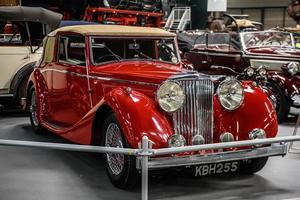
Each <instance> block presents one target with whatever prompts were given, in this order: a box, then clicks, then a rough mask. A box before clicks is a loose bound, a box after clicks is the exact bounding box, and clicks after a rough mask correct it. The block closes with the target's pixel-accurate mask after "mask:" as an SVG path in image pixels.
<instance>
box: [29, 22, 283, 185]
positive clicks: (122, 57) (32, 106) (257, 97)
mask: <svg viewBox="0 0 300 200" xmlns="http://www.w3.org/2000/svg"><path fill="white" fill-rule="evenodd" d="M27 91H28V96H27V105H28V108H29V110H30V119H31V125H32V128H33V130H34V131H35V132H36V133H38V134H40V133H43V132H44V131H45V130H46V129H47V130H50V131H51V132H53V133H55V134H57V135H60V136H62V137H64V138H66V139H68V140H70V141H73V142H75V143H79V144H90V145H104V146H111V147H128V148H138V146H139V143H140V141H141V138H142V137H143V136H144V135H146V136H148V137H149V139H150V140H151V143H152V148H155V149H157V148H167V147H181V146H185V145H198V144H204V143H205V144H209V143H219V142H228V141H239V140H249V139H256V138H265V137H267V138H272V137H275V136H276V135H277V131H278V125H277V120H276V112H275V110H274V109H273V106H272V103H271V102H270V100H269V99H268V98H267V96H266V94H265V93H264V92H263V91H262V90H261V89H260V88H258V87H256V86H255V84H253V82H251V81H245V82H239V81H237V80H236V79H235V78H233V77H227V78H226V77H223V76H221V77H210V76H208V75H204V74H199V73H198V72H195V71H189V70H186V69H184V67H183V65H182V63H181V60H180V56H179V50H178V46H177V40H176V36H175V35H174V34H173V33H169V32H166V31H164V30H161V29H157V28H143V27H129V26H116V25H85V26H70V27H63V28H59V29H57V30H56V31H54V32H52V33H50V34H49V35H48V37H47V38H46V39H45V44H44V53H43V56H42V59H41V61H40V62H39V64H38V65H37V66H36V68H35V70H34V72H33V73H32V74H31V76H30V79H29V82H28V89H27ZM285 153H286V146H285V145H283V144H282V145H277V146H274V145H271V146H253V147H247V148H240V149H238V148H230V149H224V150H221V149H220V150H218V151H201V152H194V153H192V154H188V153H186V154H180V155H170V156H167V157H158V158H157V157H155V158H151V160H152V161H156V160H157V164H159V167H158V168H165V167H178V166H185V165H189V166H191V165H193V166H194V165H196V166H198V165H200V164H202V165H201V166H203V164H205V166H206V167H203V168H202V167H200V168H199V167H198V168H195V170H196V171H195V175H206V174H215V173H222V172H234V171H237V170H238V169H239V170H240V171H242V172H246V173H254V172H257V171H259V170H260V169H262V168H263V166H264V165H265V163H266V162H267V159H268V157H270V156H276V155H285ZM177 158H178V159H177ZM104 161H105V166H106V170H107V174H108V176H109V178H110V180H111V181H112V183H113V184H114V185H115V186H117V187H120V188H127V187H129V186H131V185H133V184H134V183H135V181H136V179H137V177H138V174H139V173H138V171H137V169H136V160H135V157H130V156H124V155H116V154H106V155H105V156H104ZM187 162H188V163H187ZM216 163H220V164H218V170H216V166H214V165H216ZM210 168H211V170H208V169H210Z"/></svg>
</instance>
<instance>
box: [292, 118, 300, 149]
mask: <svg viewBox="0 0 300 200" xmlns="http://www.w3.org/2000/svg"><path fill="white" fill-rule="evenodd" d="M299 125H300V114H299V115H298V120H297V123H296V126H295V129H294V132H293V136H296V135H297V130H298V127H299ZM293 144H294V142H293V141H292V142H291V143H290V146H289V153H295V152H293V150H296V151H297V150H300V149H299V148H294V147H293Z"/></svg>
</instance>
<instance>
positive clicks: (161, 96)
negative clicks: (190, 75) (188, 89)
mask: <svg viewBox="0 0 300 200" xmlns="http://www.w3.org/2000/svg"><path fill="white" fill-rule="evenodd" d="M156 95H157V101H158V104H159V106H160V107H161V108H162V109H163V110H164V111H166V112H168V113H172V112H175V111H177V110H179V109H180V108H181V107H182V106H183V103H184V100H185V93H184V91H183V89H182V87H181V86H180V85H179V84H178V83H176V82H174V81H166V82H164V83H163V84H162V85H161V86H160V87H159V88H158V90H157V94H156Z"/></svg>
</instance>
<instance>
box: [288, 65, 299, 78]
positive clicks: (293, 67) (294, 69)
mask: <svg viewBox="0 0 300 200" xmlns="http://www.w3.org/2000/svg"><path fill="white" fill-rule="evenodd" d="M287 70H288V72H289V73H290V74H291V75H295V74H297V73H298V72H300V66H299V63H298V62H290V63H289V64H288V65H287Z"/></svg>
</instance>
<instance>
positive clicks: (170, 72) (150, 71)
mask: <svg viewBox="0 0 300 200" xmlns="http://www.w3.org/2000/svg"><path fill="white" fill-rule="evenodd" d="M187 72H189V71H188V70H186V69H184V68H182V66H181V65H173V64H167V63H163V62H153V61H122V62H115V63H110V64H106V65H100V66H95V67H93V68H92V70H91V72H90V74H92V75H94V76H99V77H110V78H111V77H112V78H113V79H119V80H128V81H139V82H145V83H154V84H160V83H161V82H163V81H165V80H166V79H168V78H169V77H171V76H174V75H178V74H181V73H183V74H184V73H187Z"/></svg>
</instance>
